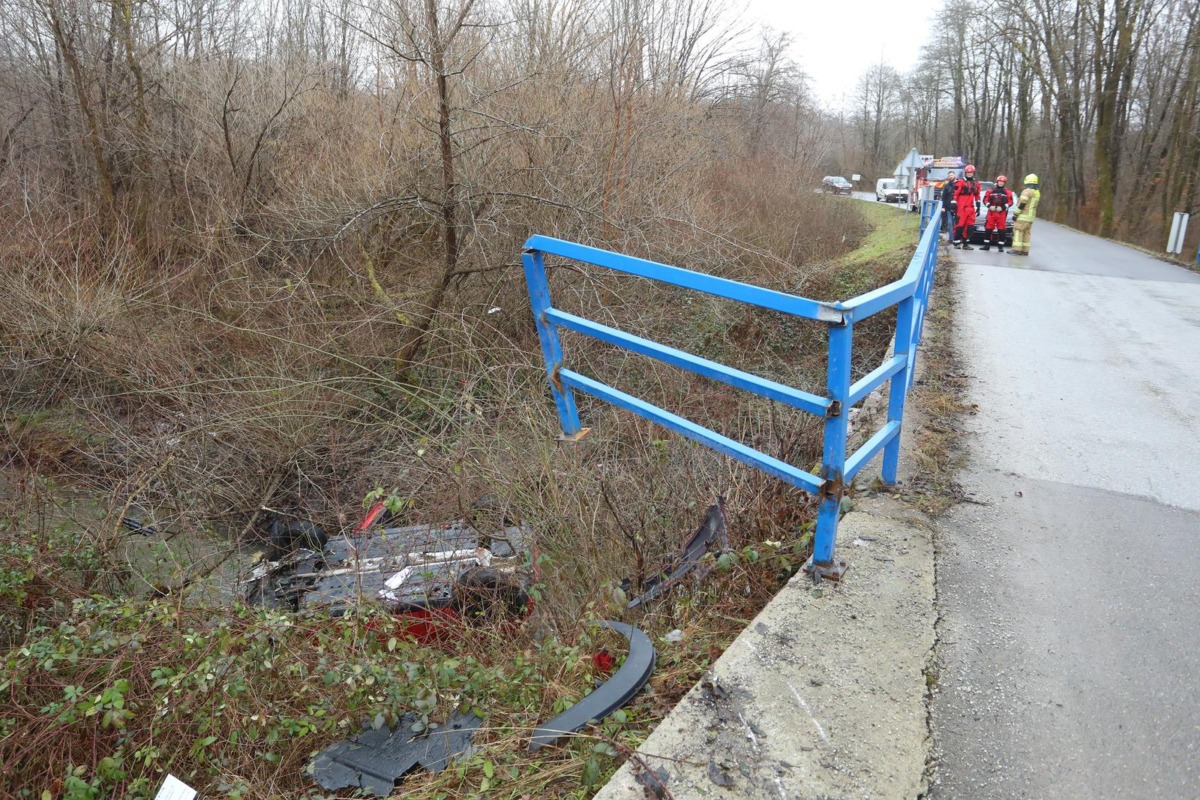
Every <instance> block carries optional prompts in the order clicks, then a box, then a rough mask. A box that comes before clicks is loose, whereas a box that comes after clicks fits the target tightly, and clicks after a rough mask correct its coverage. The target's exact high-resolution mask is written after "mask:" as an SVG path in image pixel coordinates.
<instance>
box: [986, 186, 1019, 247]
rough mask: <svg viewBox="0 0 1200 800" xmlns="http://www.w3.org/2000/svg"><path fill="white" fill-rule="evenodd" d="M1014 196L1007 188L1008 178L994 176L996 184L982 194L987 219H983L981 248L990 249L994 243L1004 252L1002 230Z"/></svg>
mask: <svg viewBox="0 0 1200 800" xmlns="http://www.w3.org/2000/svg"><path fill="white" fill-rule="evenodd" d="M1014 202H1016V198H1014V197H1013V193H1012V190H1011V189H1009V188H1008V178H1006V177H1004V176H1003V175H997V176H996V185H995V186H993V187H992V188H991V189H988V193H987V194H986V195H984V196H983V204H984V205H985V206H986V207H987V219H985V220H984V221H983V229H984V232H985V235H986V236H987V239H986V240H985V241H984V243H983V247H982V248H981V249H983V250H990V249H991V247H992V245H996V250H997V251H999V252H1001V253H1003V252H1004V231H1005V229H1006V228H1007V227H1008V209H1009V206H1011V205H1012V204H1013V203H1014Z"/></svg>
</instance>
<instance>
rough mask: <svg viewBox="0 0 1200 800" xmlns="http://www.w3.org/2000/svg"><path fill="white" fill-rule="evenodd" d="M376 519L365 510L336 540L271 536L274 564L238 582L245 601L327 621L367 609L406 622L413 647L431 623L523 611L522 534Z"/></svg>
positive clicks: (431, 630) (305, 534) (526, 575)
mask: <svg viewBox="0 0 1200 800" xmlns="http://www.w3.org/2000/svg"><path fill="white" fill-rule="evenodd" d="M381 516H382V509H381V508H379V507H376V508H373V509H372V510H371V512H370V513H369V514H368V515H367V517H366V519H364V520H363V522H362V523H360V524H359V526H358V527H357V528H355V530H354V531H353V532H352V533H350V534H347V535H345V536H335V537H332V538H327V537H325V536H324V535H323V534H321V535H314V534H312V533H311V532H310V531H308V530H307V529H300V530H299V531H298V532H297V535H296V537H295V538H294V540H292V541H283V542H282V543H281V541H280V539H281V538H283V537H274V538H273V542H272V548H273V551H274V552H275V553H277V554H279V559H278V560H275V561H263V562H262V563H260V564H259V565H257V566H256V567H255V568H254V570H253V572H252V573H251V575H250V578H249V579H248V580H246V581H245V582H244V586H245V588H246V593H245V596H246V600H247V602H248V603H251V604H253V605H262V606H267V607H270V608H285V609H289V610H292V611H297V612H300V611H324V612H326V613H329V614H331V615H334V616H340V615H341V614H343V613H345V612H346V610H347V609H349V608H353V607H356V606H359V605H361V604H363V603H377V604H381V605H383V606H385V607H386V608H389V609H390V610H391V611H392V612H393V613H395V614H396V615H397V616H398V617H400V618H402V619H404V620H405V621H407V622H409V623H410V624H409V625H408V630H407V632H408V633H409V634H410V635H412V636H413V637H414V638H416V639H418V640H426V639H428V638H430V637H431V636H433V635H435V634H436V633H437V631H438V623H439V622H446V621H451V620H457V619H463V618H467V619H474V618H480V617H488V618H495V617H515V616H520V615H522V614H524V613H526V612H527V611H528V609H529V605H530V599H529V595H528V592H527V588H528V584H529V581H530V580H531V578H532V566H531V562H530V565H529V566H527V564H526V553H527V552H528V546H529V536H528V531H527V530H526V529H525V528H522V527H516V526H512V527H507V528H504V529H503V530H501V531H499V532H497V533H494V534H490V535H485V534H482V533H480V532H479V531H477V530H475V529H474V528H473V527H471V526H470V525H469V524H468V523H466V522H463V521H457V522H453V523H449V524H445V525H409V526H405V527H381V526H379V527H377V526H376V524H375V523H376V520H378V519H379V518H380V517H381ZM317 542H321V543H323V544H322V545H321V547H320V549H319V550H317V549H313V545H314V544H316V543H317ZM288 545H293V546H292V547H288ZM285 550H286V552H282V553H281V552H280V551H285Z"/></svg>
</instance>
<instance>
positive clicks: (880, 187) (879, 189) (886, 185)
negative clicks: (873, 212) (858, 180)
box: [875, 178, 908, 203]
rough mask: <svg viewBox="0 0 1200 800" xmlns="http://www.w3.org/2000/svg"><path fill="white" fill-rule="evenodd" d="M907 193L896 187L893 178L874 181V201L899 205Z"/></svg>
mask: <svg viewBox="0 0 1200 800" xmlns="http://www.w3.org/2000/svg"><path fill="white" fill-rule="evenodd" d="M907 194H908V193H907V192H905V191H904V190H903V189H901V188H900V187H898V186H897V185H896V179H895V178H880V179H879V180H877V181H875V199H876V200H880V201H882V202H885V203H899V202H901V201H903V200H904V197H905V195H907Z"/></svg>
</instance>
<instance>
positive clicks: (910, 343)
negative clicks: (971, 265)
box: [883, 297, 917, 484]
mask: <svg viewBox="0 0 1200 800" xmlns="http://www.w3.org/2000/svg"><path fill="white" fill-rule="evenodd" d="M915 306H916V300H915V298H914V297H909V298H906V299H904V300H901V301H900V305H899V307H898V308H897V309H896V338H895V344H894V345H893V346H892V351H893V352H892V355H893V356H901V355H903V356H905V358H906V363H905V366H904V370H903V371H901V372H897V373H896V374H895V375H893V376H892V379H891V381H890V382H889V384H888V422H898V423H901V424H903V422H904V401H905V400H906V399H907V397H908V387H909V384H910V383H911V382H912V377H911V376H912V372H913V368H914V366H915V364H916V360H917V348H916V347H915V342H914V340H913V339H914V337H913V331H914V327H913V323H914V320H913V311H914V309H915ZM903 435H904V429H903V427H902V428H901V429H900V432H899V433H897V434H896V438H895V439H892V440H891V441H890V442H888V443H887V445H886V446H885V447H884V448H883V481H884V483H888V484H894V483H895V482H896V472H897V470H898V468H899V466H900V437H901V436H903Z"/></svg>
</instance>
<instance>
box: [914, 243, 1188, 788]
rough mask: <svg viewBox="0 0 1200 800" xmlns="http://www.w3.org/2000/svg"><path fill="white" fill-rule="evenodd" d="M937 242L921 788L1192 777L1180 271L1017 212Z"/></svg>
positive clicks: (1098, 784)
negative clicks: (928, 656)
mask: <svg viewBox="0 0 1200 800" xmlns="http://www.w3.org/2000/svg"><path fill="white" fill-rule="evenodd" d="M1031 249H1032V255H1031V256H1029V257H1028V258H1021V257H1018V256H1013V255H1011V254H1009V253H1004V254H1003V255H1001V254H998V253H996V252H994V251H993V252H988V253H985V252H981V251H979V250H975V251H973V252H959V251H951V252H952V253H953V257H954V259H955V261H957V267H953V268H954V269H955V272H956V275H957V282H958V284H959V292H960V295H961V296H960V302H959V306H958V322H957V328H956V336H957V338H958V349H959V353H960V355H961V357H962V362H963V369H964V370H965V371H966V372H968V373H969V375H970V377H971V380H970V389H969V394H970V401H971V402H972V403H974V404H976V406H977V411H976V413H975V414H974V415H973V416H971V417H970V418H969V423H968V425H969V435H968V438H967V442H966V443H967V447H968V449H969V451H970V456H969V465H968V467H967V469H966V470H965V472H964V474H962V475H961V478H960V479H961V481H962V484H963V487H964V489H965V490H966V491H967V492H968V493H969V495H970V496H971V497H972V502H969V503H965V504H963V505H961V506H959V507H958V508H956V509H954V510H952V511H951V512H949V513H948V515H947V516H946V517H944V518H943V520H942V526H941V534H940V541H939V543H938V544H939V556H938V580H937V589H938V605H939V609H938V610H939V613H940V615H941V619H940V622H939V625H938V633H939V644H938V646H937V649H936V656H937V664H938V667H937V669H938V671H939V674H938V676H937V677H938V683H937V688H936V690H935V693H934V698H933V703H932V713H931V720H932V727H933V734H934V747H935V758H936V765H935V772H934V781H933V786H932V788H931V793H930V797H932V798H936V799H937V800H958V798H971V799H972V800H991V798H1004V799H1005V800H1010V799H1012V798H1047V799H1052V798H1087V799H1088V800H1093V799H1098V798H1200V580H1198V579H1197V574H1198V572H1200V275H1198V274H1196V273H1192V272H1188V271H1186V270H1183V269H1180V268H1178V267H1174V266H1171V265H1169V264H1166V263H1163V262H1160V261H1158V260H1156V259H1154V258H1152V257H1150V256H1147V255H1144V254H1142V253H1140V252H1137V251H1135V250H1132V249H1129V248H1126V247H1123V246H1121V245H1117V244H1113V243H1110V242H1106V241H1103V240H1101V239H1097V238H1094V237H1089V236H1085V235H1082V234H1079V233H1075V232H1073V231H1070V230H1068V229H1066V228H1062V227H1059V226H1056V225H1052V224H1050V223H1048V222H1046V221H1044V220H1043V221H1038V222H1037V223H1036V224H1035V226H1034V232H1033V244H1032V248H1031Z"/></svg>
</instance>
